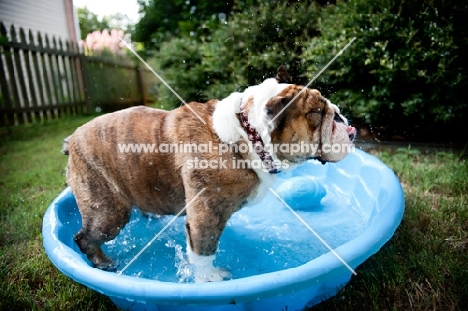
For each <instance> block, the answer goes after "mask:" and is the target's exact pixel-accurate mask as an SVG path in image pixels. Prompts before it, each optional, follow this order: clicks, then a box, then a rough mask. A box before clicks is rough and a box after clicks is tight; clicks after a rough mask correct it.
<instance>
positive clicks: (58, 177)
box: [0, 117, 468, 310]
mask: <svg viewBox="0 0 468 311" xmlns="http://www.w3.org/2000/svg"><path fill="white" fill-rule="evenodd" d="M89 119H90V117H76V118H69V119H62V120H60V121H50V122H47V123H45V124H38V125H30V126H23V127H19V128H14V129H13V130H12V131H11V132H10V133H8V134H7V133H5V132H3V133H1V134H0V176H1V177H0V178H1V179H0V279H1V280H2V281H1V288H0V310H28V309H31V310H44V309H46V310H115V309H116V307H115V306H114V305H113V304H112V302H111V301H110V300H109V299H108V298H106V297H104V296H102V295H100V294H97V293H95V292H93V291H91V290H89V289H87V288H86V287H84V286H82V285H80V284H77V283H75V282H73V281H72V280H70V279H69V278H67V277H65V276H64V275H62V274H61V273H60V272H59V271H58V270H57V269H56V268H55V267H54V266H53V265H52V264H51V263H50V261H49V260H48V258H47V256H46V255H45V253H44V250H43V247H42V238H41V225H42V216H43V215H44V213H45V211H46V209H47V207H48V205H49V204H50V202H51V201H52V200H53V198H54V197H55V196H56V195H57V194H58V193H59V192H60V191H61V190H62V189H63V188H64V187H65V176H64V168H65V166H66V162H67V157H65V156H64V155H62V154H61V153H60V149H61V141H62V139H63V138H64V137H66V136H68V135H69V134H71V133H72V132H73V130H74V129H75V128H76V127H78V126H80V125H81V124H83V123H84V122H86V121H88V120H89ZM376 155H377V156H378V157H380V158H381V159H382V160H383V161H384V162H385V163H387V164H388V165H389V166H390V167H391V168H392V169H393V170H394V171H395V172H396V174H397V175H398V177H399V179H400V181H401V182H402V184H403V188H404V191H405V195H406V211H405V216H404V218H403V221H402V223H401V225H400V227H399V228H398V229H397V232H396V234H395V235H394V237H393V238H392V239H391V240H390V242H388V243H387V244H386V245H385V246H384V247H383V248H382V249H381V250H380V251H379V252H378V253H377V254H376V255H374V256H373V257H371V258H370V259H369V260H367V261H366V262H365V263H364V264H362V265H361V266H360V267H358V268H357V270H356V272H357V276H353V278H352V279H351V281H350V283H348V285H347V286H346V287H345V288H344V289H343V290H341V291H340V292H339V293H338V294H337V295H336V296H335V297H333V298H331V299H329V300H327V301H326V302H323V303H322V304H320V305H318V306H317V307H315V308H313V310H429V309H431V310H461V309H467V308H468V194H467V193H468V163H467V160H466V159H465V158H464V157H462V156H461V155H460V154H454V153H447V152H438V153H436V154H429V155H423V154H421V153H419V152H418V151H417V150H415V149H411V148H407V149H399V150H397V151H395V152H392V153H390V152H379V153H377V154H376Z"/></svg>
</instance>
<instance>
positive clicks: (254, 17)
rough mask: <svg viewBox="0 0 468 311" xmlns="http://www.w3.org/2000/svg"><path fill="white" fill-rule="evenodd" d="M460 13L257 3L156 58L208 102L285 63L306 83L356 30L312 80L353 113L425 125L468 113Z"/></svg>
mask: <svg viewBox="0 0 468 311" xmlns="http://www.w3.org/2000/svg"><path fill="white" fill-rule="evenodd" d="M466 19H468V4H465V3H461V2H457V1H455V0H448V1H445V0H424V1H419V2H409V1H405V0H396V1H392V0H377V1H373V2H369V1H365V0H354V1H338V2H337V4H336V5H325V6H320V5H318V4H316V3H315V2H310V1H307V2H297V3H293V2H291V3H287V2H282V3H276V2H263V3H259V4H257V5H255V6H246V7H244V8H243V9H242V11H241V12H238V13H233V14H231V15H229V16H228V19H227V20H226V23H220V24H219V25H218V28H217V29H214V30H213V31H212V32H211V34H210V35H209V36H207V37H203V38H198V39H195V38H192V37H184V36H182V37H180V38H175V39H172V40H171V41H169V42H165V43H163V44H162V46H161V49H160V50H159V52H158V53H157V57H156V58H155V59H156V62H157V64H158V68H159V70H161V73H162V75H163V76H164V77H165V78H166V79H167V81H168V82H169V84H170V85H172V86H173V87H174V89H176V90H177V91H178V92H179V93H180V94H181V96H182V97H183V98H184V99H185V100H187V101H190V100H197V101H205V100H207V99H209V98H223V97H225V96H227V95H228V94H229V93H231V92H233V91H236V90H243V89H245V88H246V87H247V86H248V85H253V84H257V83H259V82H261V81H262V80H263V79H265V78H268V77H273V76H275V73H276V69H277V68H278V67H279V66H280V65H281V64H285V65H286V66H287V68H288V70H289V72H290V74H291V75H292V77H293V81H294V82H295V83H298V84H306V83H307V82H308V81H309V80H310V79H312V78H313V77H314V76H315V75H317V73H318V72H319V71H320V70H321V69H322V68H323V66H324V65H325V64H327V63H328V62H329V61H330V60H331V59H332V58H333V57H334V56H335V55H336V53H338V52H339V51H340V49H342V48H343V47H344V46H345V45H346V44H347V43H348V42H349V41H350V40H351V39H352V38H353V37H356V38H357V39H356V41H354V43H353V44H352V45H351V46H350V47H349V48H348V49H347V50H346V51H345V52H344V53H343V54H342V55H341V56H340V57H338V59H337V60H336V61H335V62H334V63H333V64H332V65H331V66H330V67H329V68H328V69H327V70H325V71H324V72H323V74H322V75H321V76H320V77H319V78H318V79H317V80H316V81H315V82H314V84H312V85H311V87H314V88H318V89H319V90H320V91H321V92H322V93H323V94H324V95H326V96H327V97H330V98H331V100H332V101H333V102H335V103H336V104H338V105H339V106H340V107H342V108H344V111H346V113H347V114H348V116H349V117H351V118H352V119H353V120H354V121H360V122H364V123H367V124H373V125H376V126H383V127H393V128H395V124H398V127H399V128H402V129H403V131H408V130H409V129H410V128H419V129H420V132H421V133H423V132H424V131H425V130H427V129H431V128H432V129H434V128H437V129H439V128H440V125H442V127H443V126H446V127H447V126H448V127H450V126H451V124H455V123H456V122H458V121H460V120H462V119H463V118H466V117H468V113H467V104H466V99H465V98H464V96H462V94H463V90H464V89H467V88H468V85H467V84H468V83H467V81H468V79H467V68H466V65H465V62H464V59H463V57H462V56H463V54H464V53H465V54H466V51H467V47H468V44H467V40H468V33H467V27H466V26H465V23H464V20H466ZM160 94H162V97H161V98H160V101H161V102H162V103H163V104H164V106H166V107H174V105H178V104H179V101H178V100H177V98H176V97H175V96H173V95H172V93H170V92H169V91H168V90H167V89H166V87H165V86H164V85H161V86H160ZM458 124H460V123H458Z"/></svg>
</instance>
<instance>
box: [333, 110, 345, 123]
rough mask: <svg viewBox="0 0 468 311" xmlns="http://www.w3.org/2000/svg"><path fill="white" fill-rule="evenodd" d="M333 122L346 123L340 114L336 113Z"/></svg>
mask: <svg viewBox="0 0 468 311" xmlns="http://www.w3.org/2000/svg"><path fill="white" fill-rule="evenodd" d="M333 120H335V121H336V122H340V123H344V120H343V118H341V116H340V114H338V113H336V112H335V116H334V117H333Z"/></svg>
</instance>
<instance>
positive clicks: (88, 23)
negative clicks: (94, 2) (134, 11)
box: [77, 7, 133, 40]
mask: <svg viewBox="0 0 468 311" xmlns="http://www.w3.org/2000/svg"><path fill="white" fill-rule="evenodd" d="M77 15H78V21H79V25H80V32H81V40H86V36H87V35H88V34H90V33H93V32H94V31H100V32H102V31H103V30H104V29H108V30H111V29H119V30H123V31H124V32H127V31H130V30H132V27H133V25H131V21H130V20H129V18H128V16H127V15H125V14H122V13H115V14H112V15H106V16H104V17H103V18H99V16H98V15H97V14H95V13H93V12H91V11H90V10H89V9H88V7H84V8H77Z"/></svg>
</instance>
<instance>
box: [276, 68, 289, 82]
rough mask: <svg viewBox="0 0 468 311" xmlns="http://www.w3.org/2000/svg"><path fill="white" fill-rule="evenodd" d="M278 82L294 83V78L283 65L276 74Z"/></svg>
mask: <svg viewBox="0 0 468 311" xmlns="http://www.w3.org/2000/svg"><path fill="white" fill-rule="evenodd" d="M276 82H278V83H292V78H291V76H290V75H289V73H288V71H287V70H286V68H285V67H284V66H283V65H281V66H280V67H279V68H278V70H277V72H276Z"/></svg>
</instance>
